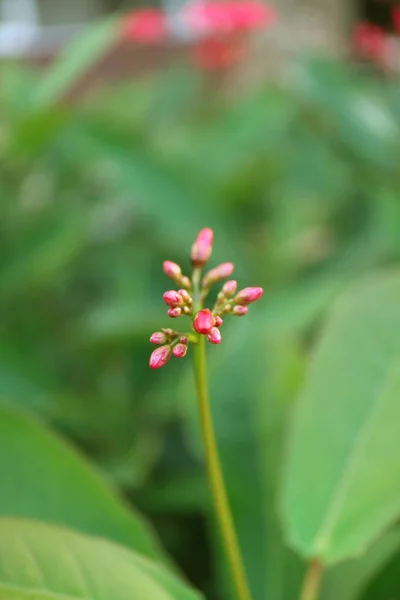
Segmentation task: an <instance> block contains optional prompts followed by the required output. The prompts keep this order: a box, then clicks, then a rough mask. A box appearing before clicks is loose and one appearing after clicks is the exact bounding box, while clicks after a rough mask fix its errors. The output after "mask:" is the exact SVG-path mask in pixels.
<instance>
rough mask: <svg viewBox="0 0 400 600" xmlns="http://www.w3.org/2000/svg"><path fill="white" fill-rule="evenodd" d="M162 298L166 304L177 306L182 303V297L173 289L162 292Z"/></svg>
mask: <svg viewBox="0 0 400 600" xmlns="http://www.w3.org/2000/svg"><path fill="white" fill-rule="evenodd" d="M163 300H164V302H165V304H166V305H167V306H173V307H175V306H179V305H181V304H183V298H182V296H181V295H180V294H179V292H176V291H175V290H169V291H168V292H164V294H163Z"/></svg>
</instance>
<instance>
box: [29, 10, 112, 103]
mask: <svg viewBox="0 0 400 600" xmlns="http://www.w3.org/2000/svg"><path fill="white" fill-rule="evenodd" d="M118 23H119V21H118V19H117V18H108V19H104V20H102V21H100V22H98V23H95V24H94V25H91V26H89V27H85V28H84V31H83V33H82V34H81V35H80V37H79V38H78V39H74V40H73V41H72V42H71V44H70V45H69V46H68V47H67V48H66V50H65V51H64V53H63V54H62V55H61V56H60V57H59V58H58V59H57V60H56V61H55V62H54V64H52V65H51V66H50V67H49V68H48V69H47V70H46V71H45V73H44V74H43V75H42V77H41V79H40V80H39V82H38V83H37V85H36V86H35V87H34V88H33V90H32V92H31V103H30V106H31V108H32V109H34V110H37V109H38V108H43V107H49V106H51V105H52V104H54V103H56V102H58V101H59V100H61V99H62V98H63V97H64V95H65V94H66V93H68V92H70V91H71V90H72V89H73V87H74V86H75V85H76V84H77V83H78V82H79V81H80V79H81V78H82V77H83V76H84V75H85V74H86V73H87V72H88V71H89V70H90V68H91V67H92V66H93V65H94V64H95V63H96V62H97V61H98V60H99V59H100V58H102V57H103V55H104V54H105V53H106V51H107V50H108V49H110V48H111V45H112V44H113V43H114V42H115V41H116V40H117V37H118V35H119V30H118Z"/></svg>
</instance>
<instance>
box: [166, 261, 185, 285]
mask: <svg viewBox="0 0 400 600" xmlns="http://www.w3.org/2000/svg"><path fill="white" fill-rule="evenodd" d="M163 271H164V273H165V274H166V276H167V277H170V278H171V279H174V280H175V279H179V277H180V276H181V275H182V269H181V268H180V266H179V265H177V264H176V263H174V262H171V261H170V260H166V261H164V262H163Z"/></svg>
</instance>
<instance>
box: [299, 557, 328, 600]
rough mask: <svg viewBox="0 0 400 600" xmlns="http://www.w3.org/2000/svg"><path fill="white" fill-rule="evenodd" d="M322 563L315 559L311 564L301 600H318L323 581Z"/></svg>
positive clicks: (304, 582) (305, 578)
mask: <svg viewBox="0 0 400 600" xmlns="http://www.w3.org/2000/svg"><path fill="white" fill-rule="evenodd" d="M322 569H323V567H322V563H321V562H320V561H319V560H317V559H313V560H311V561H310V562H309V564H308V567H307V571H306V574H305V577H304V581H303V587H302V589H301V594H300V600H317V598H318V592H319V588H320V585H321V580H322Z"/></svg>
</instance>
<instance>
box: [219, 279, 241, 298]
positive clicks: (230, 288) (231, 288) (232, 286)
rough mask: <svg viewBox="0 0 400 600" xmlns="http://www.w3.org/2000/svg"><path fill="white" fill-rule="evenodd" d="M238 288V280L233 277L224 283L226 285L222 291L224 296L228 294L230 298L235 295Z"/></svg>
mask: <svg viewBox="0 0 400 600" xmlns="http://www.w3.org/2000/svg"><path fill="white" fill-rule="evenodd" d="M236 288H237V281H235V280H234V279H232V280H231V281H227V282H226V283H224V285H223V286H222V293H223V295H224V296H227V297H228V298H229V297H230V296H233V294H234V293H235V292H236Z"/></svg>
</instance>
